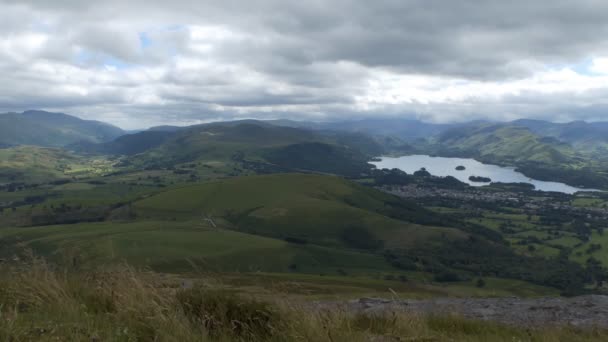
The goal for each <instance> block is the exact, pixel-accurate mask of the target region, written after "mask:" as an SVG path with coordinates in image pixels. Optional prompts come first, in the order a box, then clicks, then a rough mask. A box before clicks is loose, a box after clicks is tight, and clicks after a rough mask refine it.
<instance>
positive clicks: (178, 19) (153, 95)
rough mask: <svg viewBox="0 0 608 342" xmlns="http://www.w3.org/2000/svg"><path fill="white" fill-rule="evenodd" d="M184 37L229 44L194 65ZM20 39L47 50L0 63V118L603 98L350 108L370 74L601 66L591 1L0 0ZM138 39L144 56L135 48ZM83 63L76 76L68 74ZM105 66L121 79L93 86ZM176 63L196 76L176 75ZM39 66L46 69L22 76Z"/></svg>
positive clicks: (480, 113)
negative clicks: (214, 34) (113, 65)
mask: <svg viewBox="0 0 608 342" xmlns="http://www.w3.org/2000/svg"><path fill="white" fill-rule="evenodd" d="M190 25H201V26H206V25H214V26H219V27H222V28H224V29H226V30H227V31H229V32H232V33H234V37H228V38H226V39H217V40H214V41H213V42H212V43H213V46H212V47H211V48H210V49H209V51H207V50H204V51H200V49H195V48H194V47H193V46H192V45H191V43H192V42H191V41H190V38H189V33H190V32H189V31H188V26H190ZM28 31H34V32H42V33H45V34H48V35H49V37H50V38H49V40H48V42H47V43H46V44H45V45H44V46H43V47H42V48H40V49H38V50H36V51H30V52H27V51H16V53H18V54H21V55H23V59H24V60H27V61H28V63H24V62H20V61H16V60H13V59H11V58H9V57H7V56H5V54H4V53H3V52H2V51H0V70H1V71H2V74H3V77H4V80H3V84H2V85H0V107H1V108H11V109H16V110H18V109H29V108H35V107H40V108H53V109H74V110H77V111H78V112H77V113H76V114H79V113H82V114H81V115H83V116H95V115H100V114H103V113H114V114H112V115H114V116H112V118H113V120H118V121H120V122H124V123H125V124H126V125H129V126H136V125H139V126H146V125H149V124H150V123H153V122H160V121H162V120H161V118H162V117H163V116H164V117H165V120H166V121H171V122H195V121H197V120H199V121H200V120H209V119H212V118H238V117H243V116H259V117H263V118H273V117H292V118H293V117H297V118H323V119H328V118H348V117H363V116H378V115H388V116H391V115H392V116H397V115H400V116H408V117H419V118H423V119H428V120H434V121H458V120H460V121H462V120H467V119H477V118H492V119H501V118H513V117H517V116H521V117H524V116H536V117H539V118H552V117H553V118H558V119H560V120H561V118H582V119H594V120H595V119H601V112H602V111H603V110H604V109H605V105H604V100H603V99H605V98H606V95H608V94H607V92H606V91H605V90H603V89H600V90H597V91H586V92H583V93H579V94H568V93H565V94H564V93H555V94H544V93H534V92H527V93H522V94H517V95H510V96H499V97H495V98H485V99H466V100H463V101H461V102H456V103H455V102H454V101H450V102H449V103H448V102H445V103H434V102H433V103H426V104H425V103H416V102H414V103H402V104H384V103H373V104H372V105H370V106H363V107H362V106H358V105H357V103H356V101H355V98H356V97H358V96H364V95H365V92H366V90H367V87H368V84H369V82H370V79H371V78H372V77H373V75H374V73H375V72H386V73H389V74H392V75H396V76H397V75H401V76H403V75H423V76H433V77H435V78H436V79H437V81H436V82H441V80H442V79H449V80H453V79H454V78H456V79H460V80H462V81H463V82H467V81H483V82H490V83H501V82H506V81H510V80H517V79H525V78H526V77H530V76H531V75H532V74H533V73H535V72H538V71H539V70H542V69H543V68H547V67H549V66H555V65H568V64H576V63H579V62H581V61H584V60H586V59H588V58H590V57H593V56H605V55H608V40H606V39H605V37H606V36H608V2H606V1H603V0H580V1H570V0H553V1H529V0H512V1H499V0H492V1H475V0H461V1H441V0H376V1H355V0H335V1H320V0H311V1H285V0H266V1H263V0H250V1H238V0H225V1H222V2H218V1H212V0H198V1H195V0H173V1H171V2H166V1H160V0H148V1H144V0H133V1H119V0H108V1H100V2H89V1H79V0H55V1H46V0H19V1H17V0H0V39H2V37H9V38H11V39H13V38H14V39H16V38H15V37H18V34H19V33H22V32H28ZM140 33H145V34H146V35H147V37H148V38H149V39H150V45H149V46H146V47H145V48H144V47H142V46H141V42H140V41H139V34H140ZM0 41H1V40H0ZM203 43H204V42H203ZM83 51H85V52H86V53H88V54H90V56H89V60H88V61H86V63H85V62H83V61H81V60H78V57H79V53H80V54H82V52H83ZM13 52H15V51H13ZM29 54H31V55H29ZM108 56H110V57H113V58H115V59H118V60H120V61H123V62H126V63H128V64H132V66H133V69H135V71H133V70H119V71H117V72H116V73H114V74H103V73H102V70H103V68H104V64H105V63H106V62H107V58H106V57H108ZM178 58H185V59H190V60H195V61H201V62H204V63H202V64H204V65H202V66H195V67H193V68H191V69H190V68H180V67H178V66H177V65H176V63H177V62H176V59H178ZM41 61H42V62H45V63H47V64H48V65H47V64H45V65H44V66H38V67H39V69H35V68H34V66H33V65H35V64H36V63H35V62H41ZM68 67H76V68H79V69H82V70H75V71H74V70H73V71H70V72H69V73H68V72H66V71H65V68H68ZM40 68H42V69H43V71H40ZM45 68H46V69H45ZM47 69H52V70H50V71H49V70H47ZM45 70H46V71H45ZM96 71H98V73H99V74H100V75H97V73H96ZM72 72H73V73H74V74H72ZM130 72H133V73H134V74H135V73H136V75H134V76H133V75H131V74H129V73H130ZM137 72H138V73H137ZM66 86H69V87H66ZM437 87H438V88H441V84H440V83H438V84H437ZM607 87H608V86H607ZM66 88H69V91H68V90H65V89H66ZM77 90H85V93H86V95H78V94H77V92H78V91H77ZM142 99H144V100H142ZM146 101H148V102H149V103H148V102H146ZM218 108H220V109H218ZM71 112H74V111H71ZM119 113H122V114H119ZM120 115H123V119H117V117H118V116H120ZM121 120H122V121H121ZM137 122H140V123H139V124H137Z"/></svg>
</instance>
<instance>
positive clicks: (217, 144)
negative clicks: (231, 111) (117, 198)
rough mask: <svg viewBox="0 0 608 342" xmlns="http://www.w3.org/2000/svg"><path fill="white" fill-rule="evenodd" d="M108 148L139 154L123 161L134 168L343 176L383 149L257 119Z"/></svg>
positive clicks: (131, 139) (351, 137)
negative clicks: (197, 166) (202, 166)
mask: <svg viewBox="0 0 608 342" xmlns="http://www.w3.org/2000/svg"><path fill="white" fill-rule="evenodd" d="M152 135H153V136H152ZM121 140H124V143H123V142H121ZM110 145H112V146H113V147H115V148H113V149H112V151H113V152H118V153H124V154H135V153H139V154H137V155H135V156H132V157H131V158H129V160H128V161H127V162H126V163H125V165H127V166H129V167H131V168H135V169H142V168H146V169H162V168H172V167H175V166H176V165H180V164H188V163H192V162H198V163H210V162H211V163H223V164H229V165H228V167H229V168H232V169H247V170H249V171H252V172H258V173H269V172H285V171H298V170H299V171H303V170H306V171H316V172H325V173H334V174H341V175H346V176H359V175H361V174H363V173H365V172H367V171H368V170H369V168H370V165H368V164H367V160H368V158H369V156H370V154H369V153H374V154H375V153H380V152H379V151H381V150H382V148H381V147H380V145H378V144H377V143H376V142H375V141H374V140H373V139H370V138H368V137H366V136H362V135H357V134H350V133H349V134H338V133H318V132H313V131H310V130H306V129H297V128H291V127H279V126H273V125H269V124H266V123H263V122H257V121H246V122H234V123H217V124H208V125H200V126H193V127H190V128H186V129H182V130H178V131H174V132H157V131H151V132H143V133H139V134H136V135H132V136H126V137H123V138H120V139H117V141H115V142H112V143H111V144H105V146H110ZM123 145H127V146H128V148H125V147H123Z"/></svg>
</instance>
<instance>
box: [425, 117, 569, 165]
mask: <svg viewBox="0 0 608 342" xmlns="http://www.w3.org/2000/svg"><path fill="white" fill-rule="evenodd" d="M437 142H438V143H439V146H440V147H439V148H440V150H441V151H442V153H443V154H446V153H449V154H455V155H463V156H475V157H477V158H478V159H482V160H485V161H490V162H495V163H499V164H510V165H515V164H517V163H520V162H537V163H547V164H561V163H567V162H570V157H571V156H572V155H573V154H574V151H573V150H572V148H571V147H570V146H569V145H568V144H565V143H561V142H560V141H558V140H555V139H553V140H551V139H546V138H543V137H540V136H538V135H536V134H534V133H533V132H532V131H531V130H530V129H528V128H526V127H520V126H515V125H509V124H479V125H472V126H467V127H459V128H452V129H449V130H447V131H445V132H443V133H442V134H440V135H439V136H438V137H437Z"/></svg>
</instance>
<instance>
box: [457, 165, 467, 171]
mask: <svg viewBox="0 0 608 342" xmlns="http://www.w3.org/2000/svg"><path fill="white" fill-rule="evenodd" d="M466 169H467V168H466V167H464V166H462V165H458V166H456V171H464V170H466Z"/></svg>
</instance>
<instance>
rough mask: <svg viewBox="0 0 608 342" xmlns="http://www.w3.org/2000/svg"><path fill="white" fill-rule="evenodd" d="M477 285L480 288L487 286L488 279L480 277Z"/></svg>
mask: <svg viewBox="0 0 608 342" xmlns="http://www.w3.org/2000/svg"><path fill="white" fill-rule="evenodd" d="M475 286H477V287H479V288H482V287H485V286H486V281H485V280H483V279H481V278H479V279H477V282H476V283H475Z"/></svg>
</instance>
